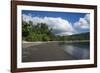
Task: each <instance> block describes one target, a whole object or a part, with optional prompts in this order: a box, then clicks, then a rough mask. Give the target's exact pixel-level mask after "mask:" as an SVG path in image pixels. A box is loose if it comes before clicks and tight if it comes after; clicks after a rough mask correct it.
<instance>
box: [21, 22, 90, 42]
mask: <svg viewBox="0 0 100 73" xmlns="http://www.w3.org/2000/svg"><path fill="white" fill-rule="evenodd" d="M22 38H23V40H25V41H69V40H89V32H87V33H81V34H75V35H70V36H58V35H55V34H54V33H52V28H49V27H48V26H47V24H46V23H37V24H34V23H32V22H31V21H30V22H29V23H27V22H25V21H23V22H22Z"/></svg>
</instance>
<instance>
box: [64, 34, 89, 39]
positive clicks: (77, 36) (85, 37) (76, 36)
mask: <svg viewBox="0 0 100 73" xmlns="http://www.w3.org/2000/svg"><path fill="white" fill-rule="evenodd" d="M65 38H66V39H67V40H89V39H90V32H86V33H80V34H75V35H69V36H65Z"/></svg>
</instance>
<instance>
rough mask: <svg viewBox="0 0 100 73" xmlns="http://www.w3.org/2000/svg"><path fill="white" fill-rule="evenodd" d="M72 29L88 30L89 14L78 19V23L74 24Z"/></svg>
mask: <svg viewBox="0 0 100 73" xmlns="http://www.w3.org/2000/svg"><path fill="white" fill-rule="evenodd" d="M74 27H75V28H78V29H89V28H90V14H86V15H85V16H84V18H80V19H79V21H77V22H75V23H74Z"/></svg>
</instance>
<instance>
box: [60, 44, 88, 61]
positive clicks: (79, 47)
mask: <svg viewBox="0 0 100 73" xmlns="http://www.w3.org/2000/svg"><path fill="white" fill-rule="evenodd" d="M59 46H60V47H62V48H63V49H64V51H65V52H66V53H69V54H70V55H72V56H73V57H75V58H77V59H89V58H90V47H89V42H80V43H78V42H77V43H60V44H59Z"/></svg>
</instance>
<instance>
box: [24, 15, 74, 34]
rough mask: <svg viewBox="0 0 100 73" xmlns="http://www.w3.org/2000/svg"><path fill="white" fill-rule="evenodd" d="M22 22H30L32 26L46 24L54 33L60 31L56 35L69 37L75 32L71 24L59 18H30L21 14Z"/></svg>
mask: <svg viewBox="0 0 100 73" xmlns="http://www.w3.org/2000/svg"><path fill="white" fill-rule="evenodd" d="M22 17H23V20H24V21H26V22H29V21H32V22H33V24H36V23H41V22H42V23H47V25H48V26H49V27H51V28H53V30H54V31H55V30H56V31H57V30H58V31H61V32H60V33H58V35H71V34H73V33H74V32H75V30H74V28H73V27H72V24H71V23H70V22H69V21H68V20H65V19H62V18H60V17H32V16H31V15H25V14H23V16H22Z"/></svg>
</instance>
